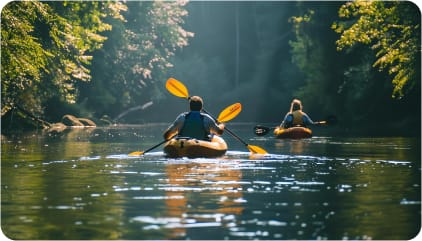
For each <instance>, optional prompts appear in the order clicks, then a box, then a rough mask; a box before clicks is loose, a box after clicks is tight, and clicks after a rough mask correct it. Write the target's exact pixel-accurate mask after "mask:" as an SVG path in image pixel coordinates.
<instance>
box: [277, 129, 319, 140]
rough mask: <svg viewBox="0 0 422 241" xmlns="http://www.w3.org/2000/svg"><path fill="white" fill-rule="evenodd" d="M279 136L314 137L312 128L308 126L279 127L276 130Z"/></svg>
mask: <svg viewBox="0 0 422 241" xmlns="http://www.w3.org/2000/svg"><path fill="white" fill-rule="evenodd" d="M274 135H275V136H276V137H277V138H289V139H302V138H310V137H312V130H311V129H309V128H306V127H301V126H295V127H290V128H287V129H285V128H280V127H277V128H275V130H274Z"/></svg>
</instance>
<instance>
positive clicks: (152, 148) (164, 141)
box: [142, 138, 172, 154]
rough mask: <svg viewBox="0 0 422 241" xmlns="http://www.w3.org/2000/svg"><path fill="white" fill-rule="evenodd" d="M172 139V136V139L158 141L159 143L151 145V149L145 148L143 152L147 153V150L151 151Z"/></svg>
mask: <svg viewBox="0 0 422 241" xmlns="http://www.w3.org/2000/svg"><path fill="white" fill-rule="evenodd" d="M171 139H172V138H170V139H168V140H163V141H162V142H160V143H158V144H157V145H155V146H153V147H151V148H149V149H147V150H145V151H144V152H143V153H142V154H145V153H147V152H149V151H152V150H154V149H155V148H157V147H159V146H161V145H162V144H164V143H166V142H168V141H170V140H171Z"/></svg>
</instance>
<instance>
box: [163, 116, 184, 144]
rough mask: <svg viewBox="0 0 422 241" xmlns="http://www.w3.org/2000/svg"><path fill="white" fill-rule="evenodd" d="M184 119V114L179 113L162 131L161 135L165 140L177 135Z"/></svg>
mask: <svg viewBox="0 0 422 241" xmlns="http://www.w3.org/2000/svg"><path fill="white" fill-rule="evenodd" d="M184 121H185V114H184V113H183V114H180V115H179V116H178V117H177V118H176V120H175V121H174V122H173V123H172V124H171V125H170V126H169V127H168V128H167V130H166V131H164V134H163V137H164V139H165V140H169V139H171V138H172V137H173V136H175V135H177V134H178V133H179V131H180V129H181V128H182V126H183V123H184Z"/></svg>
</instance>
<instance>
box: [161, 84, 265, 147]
mask: <svg viewBox="0 0 422 241" xmlns="http://www.w3.org/2000/svg"><path fill="white" fill-rule="evenodd" d="M166 89H167V90H168V91H169V92H170V93H172V94H173V95H175V96H177V97H181V98H185V99H189V98H190V95H189V91H188V89H187V88H186V86H185V85H184V84H183V83H182V82H180V81H178V80H176V79H174V78H169V79H168V80H167V82H166ZM232 106H233V105H232ZM233 108H237V107H236V106H234V107H233ZM202 111H203V112H205V113H207V114H208V115H210V116H211V117H212V115H211V114H210V113H208V112H207V111H206V110H205V109H202ZM220 116H221V114H220ZM220 116H219V118H220ZM213 118H214V117H213ZM214 119H215V118H214ZM217 121H219V120H218V119H217ZM224 129H225V130H226V131H227V132H228V133H229V134H230V135H232V136H233V137H234V138H236V140H238V141H240V142H241V143H242V144H243V145H245V146H246V147H247V148H248V149H249V151H250V152H252V153H255V154H267V151H265V150H264V149H262V148H261V147H259V146H253V145H249V144H248V143H246V142H245V141H243V140H242V139H241V138H240V137H238V136H237V135H236V134H234V133H233V132H232V131H231V130H230V129H228V128H227V127H226V128H224Z"/></svg>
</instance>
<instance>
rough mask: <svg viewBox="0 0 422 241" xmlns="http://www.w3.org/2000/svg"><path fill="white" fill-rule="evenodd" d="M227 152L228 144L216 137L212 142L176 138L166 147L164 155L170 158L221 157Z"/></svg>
mask: <svg viewBox="0 0 422 241" xmlns="http://www.w3.org/2000/svg"><path fill="white" fill-rule="evenodd" d="M226 151H227V144H226V142H225V141H224V139H223V138H221V137H219V136H214V137H213V138H212V140H211V141H203V140H196V139H190V138H174V139H172V140H170V141H169V142H167V144H166V145H165V146H164V153H166V155H167V156H168V157H171V158H176V157H189V158H197V157H219V156H222V155H224V153H226Z"/></svg>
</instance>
